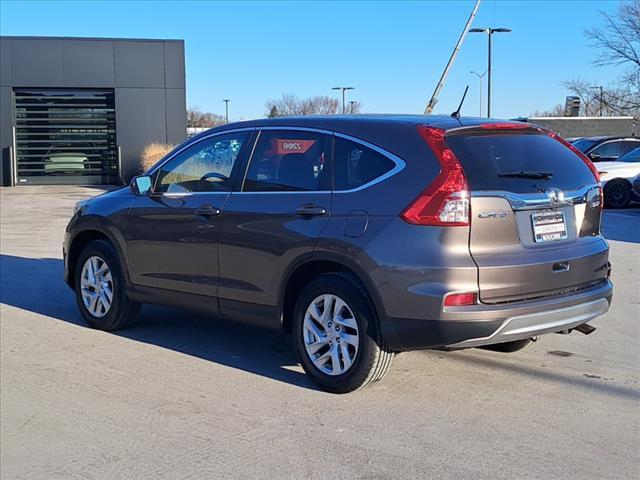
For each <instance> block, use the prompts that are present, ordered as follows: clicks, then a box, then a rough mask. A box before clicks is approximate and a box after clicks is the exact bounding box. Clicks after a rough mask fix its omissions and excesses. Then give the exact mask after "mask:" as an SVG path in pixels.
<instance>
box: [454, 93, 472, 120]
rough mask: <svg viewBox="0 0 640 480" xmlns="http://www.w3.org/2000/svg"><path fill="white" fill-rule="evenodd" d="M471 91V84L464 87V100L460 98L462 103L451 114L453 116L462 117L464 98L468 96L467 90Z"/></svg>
mask: <svg viewBox="0 0 640 480" xmlns="http://www.w3.org/2000/svg"><path fill="white" fill-rule="evenodd" d="M468 91H469V85H467V86H466V87H465V88H464V93H463V94H462V100H460V105H458V109H457V110H456V111H455V112H453V113H452V114H451V116H452V117H453V118H460V110H462V104H463V103H464V99H465V98H467V92H468Z"/></svg>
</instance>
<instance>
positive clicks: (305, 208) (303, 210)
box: [296, 204, 327, 217]
mask: <svg viewBox="0 0 640 480" xmlns="http://www.w3.org/2000/svg"><path fill="white" fill-rule="evenodd" d="M325 213H327V210H326V209H325V208H324V207H319V206H318V205H313V204H306V205H302V206H300V207H298V208H296V215H299V216H301V217H315V216H320V215H324V214H325Z"/></svg>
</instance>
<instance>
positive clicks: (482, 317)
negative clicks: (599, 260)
mask: <svg viewBox="0 0 640 480" xmlns="http://www.w3.org/2000/svg"><path fill="white" fill-rule="evenodd" d="M612 296H613V285H612V284H611V282H610V281H609V280H608V279H607V280H605V281H604V282H603V283H602V284H600V285H599V286H597V287H595V288H593V289H589V290H585V291H581V292H579V293H576V294H573V295H566V296H562V297H550V298H545V299H537V300H534V301H528V302H517V303H516V302H514V303H509V304H506V305H504V304H503V305H474V306H473V307H457V308H456V309H450V310H449V311H448V312H447V313H446V314H445V315H443V317H445V318H441V319H440V320H419V319H397V318H396V319H390V324H391V326H392V329H393V334H392V335H390V338H389V339H388V340H387V342H388V343H389V344H390V346H391V347H392V348H393V349H395V350H416V349H424V348H438V347H446V348H468V347H477V346H481V345H491V344H494V343H502V342H510V341H514V340H520V339H523V338H530V337H535V336H538V335H543V334H546V333H553V332H559V331H563V330H568V329H571V328H574V327H577V326H578V325H581V324H583V323H586V322H589V321H591V320H593V319H594V318H596V317H598V316H600V315H603V314H605V313H606V312H607V311H608V310H609V305H610V304H611V298H612Z"/></svg>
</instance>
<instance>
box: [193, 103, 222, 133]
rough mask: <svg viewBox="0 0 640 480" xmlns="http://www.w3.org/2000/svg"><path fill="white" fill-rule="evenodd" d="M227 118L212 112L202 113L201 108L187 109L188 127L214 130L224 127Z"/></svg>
mask: <svg viewBox="0 0 640 480" xmlns="http://www.w3.org/2000/svg"><path fill="white" fill-rule="evenodd" d="M224 124H225V118H224V117H223V116H222V115H218V114H217V113H211V112H202V111H201V110H200V108H199V107H197V106H194V107H189V108H188V109H187V127H204V128H212V127H217V126H218V125H224Z"/></svg>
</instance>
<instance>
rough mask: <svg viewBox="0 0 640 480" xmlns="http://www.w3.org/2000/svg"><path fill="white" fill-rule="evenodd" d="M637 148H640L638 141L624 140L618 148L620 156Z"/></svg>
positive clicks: (639, 141)
mask: <svg viewBox="0 0 640 480" xmlns="http://www.w3.org/2000/svg"><path fill="white" fill-rule="evenodd" d="M638 147H640V140H625V141H623V142H622V145H621V146H620V154H621V155H624V154H625V153H627V152H630V151H631V150H633V149H634V148H638Z"/></svg>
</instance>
